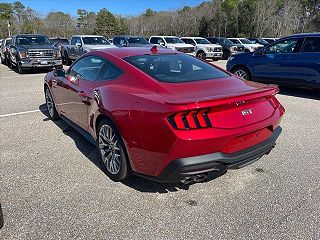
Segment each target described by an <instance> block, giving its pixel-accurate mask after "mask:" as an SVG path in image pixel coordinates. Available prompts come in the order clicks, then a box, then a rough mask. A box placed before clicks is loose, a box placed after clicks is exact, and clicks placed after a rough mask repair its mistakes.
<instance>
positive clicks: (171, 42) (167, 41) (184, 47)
mask: <svg viewBox="0 0 320 240" xmlns="http://www.w3.org/2000/svg"><path fill="white" fill-rule="evenodd" d="M149 42H150V43H151V44H153V45H159V46H162V47H165V48H171V49H172V50H176V51H179V52H183V53H185V54H189V55H193V56H195V55H196V54H195V47H194V46H193V45H191V44H186V43H184V42H183V41H182V40H181V39H180V38H178V37H176V36H151V37H150V39H149Z"/></svg>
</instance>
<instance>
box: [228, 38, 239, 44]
mask: <svg viewBox="0 0 320 240" xmlns="http://www.w3.org/2000/svg"><path fill="white" fill-rule="evenodd" d="M229 40H230V41H231V42H233V43H235V44H241V42H240V41H239V40H237V39H229Z"/></svg>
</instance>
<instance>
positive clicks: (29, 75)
mask: <svg viewBox="0 0 320 240" xmlns="http://www.w3.org/2000/svg"><path fill="white" fill-rule="evenodd" d="M33 76H41V75H40V74H28V75H24V76H12V77H0V78H2V79H8V78H26V77H33Z"/></svg>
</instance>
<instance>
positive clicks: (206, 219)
mask: <svg viewBox="0 0 320 240" xmlns="http://www.w3.org/2000/svg"><path fill="white" fill-rule="evenodd" d="M216 64H218V65H220V66H222V67H223V66H224V65H225V61H219V62H217V63H216ZM44 75H45V74H44V73H36V72H32V73H28V74H24V75H18V74H17V73H15V72H13V71H12V70H9V69H8V68H7V67H5V66H4V65H1V66H0V99H1V101H0V133H1V138H0V159H1V164H0V169H1V186H0V189H1V192H0V194H1V195H0V200H1V204H2V208H3V212H4V218H5V225H4V227H3V229H2V230H0V239H320V204H319V203H320V151H319V149H320V147H319V146H320V129H319V121H320V96H319V95H317V93H316V92H313V91H310V90H293V89H284V90H283V91H282V93H281V94H280V95H279V100H280V101H281V103H282V104H283V105H284V106H285V108H286V114H285V117H284V119H283V121H282V127H283V133H282V135H281V136H280V138H279V139H278V143H277V146H276V148H275V149H274V150H273V151H272V152H271V153H270V154H269V155H268V156H265V157H263V158H262V159H261V160H260V161H258V162H255V163H254V164H252V165H250V166H247V167H245V168H242V169H240V170H232V171H228V172H227V173H226V174H224V175H223V176H221V177H219V178H217V179H214V180H212V181H210V182H205V183H199V184H194V185H191V186H185V185H182V184H181V185H171V184H160V183H156V182H152V181H148V180H145V179H141V178H138V177H133V178H132V179H130V180H129V181H127V182H125V183H116V182H112V181H111V180H109V179H108V177H107V176H106V175H105V174H104V172H103V171H102V170H101V165H100V163H99V156H98V152H97V150H96V149H95V147H94V146H92V145H90V143H88V142H87V141H86V140H85V139H84V138H83V137H82V136H81V135H80V134H78V133H77V132H76V131H75V130H73V129H72V128H71V127H69V126H68V125H67V124H66V123H64V122H63V121H62V120H59V121H57V122H55V123H54V122H52V121H50V120H49V119H48V117H47V115H46V111H45V110H44V109H45V106H44V97H43V77H44Z"/></svg>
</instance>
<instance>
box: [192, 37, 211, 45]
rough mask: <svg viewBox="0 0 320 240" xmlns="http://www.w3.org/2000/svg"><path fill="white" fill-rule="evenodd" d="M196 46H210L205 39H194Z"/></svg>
mask: <svg viewBox="0 0 320 240" xmlns="http://www.w3.org/2000/svg"><path fill="white" fill-rule="evenodd" d="M194 40H195V41H196V43H197V44H211V43H210V42H209V41H208V40H207V39H205V38H195V39H194Z"/></svg>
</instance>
